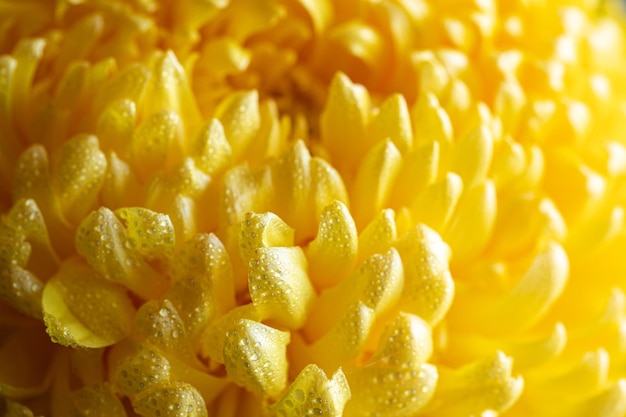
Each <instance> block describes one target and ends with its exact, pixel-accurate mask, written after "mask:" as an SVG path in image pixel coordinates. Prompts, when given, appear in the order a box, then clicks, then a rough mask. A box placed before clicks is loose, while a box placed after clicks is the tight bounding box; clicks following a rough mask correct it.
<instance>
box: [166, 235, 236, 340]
mask: <svg viewBox="0 0 626 417" xmlns="http://www.w3.org/2000/svg"><path fill="white" fill-rule="evenodd" d="M171 274H172V277H173V278H174V283H173V284H172V286H171V287H170V289H169V290H168V291H167V293H166V294H165V297H166V298H167V299H169V300H170V301H171V302H172V304H173V305H174V306H175V307H176V309H177V310H178V312H179V314H180V316H181V319H182V320H183V322H184V323H185V328H186V330H187V333H188V334H189V336H190V337H191V338H192V339H194V340H195V339H196V338H198V337H199V336H200V333H201V332H203V331H204V329H205V328H206V326H208V325H209V323H211V321H212V320H213V319H215V318H216V317H218V316H220V315H222V314H224V313H226V312H227V311H228V310H230V309H231V308H233V307H234V306H235V297H234V295H235V289H234V284H233V272H232V266H231V263H230V258H229V256H228V253H227V252H226V248H224V245H222V243H221V242H220V240H219V239H218V238H217V237H216V236H215V235H214V234H208V235H207V234H197V235H195V236H194V237H192V238H191V239H189V240H188V241H187V242H185V244H184V246H183V247H182V248H181V250H180V251H179V252H178V253H177V254H176V263H175V264H174V265H173V266H172V270H171Z"/></svg>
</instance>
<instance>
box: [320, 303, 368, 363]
mask: <svg viewBox="0 0 626 417" xmlns="http://www.w3.org/2000/svg"><path fill="white" fill-rule="evenodd" d="M375 314H376V313H375V311H374V310H373V309H372V308H370V307H368V306H367V305H365V304H364V303H363V302H361V301H358V302H356V303H352V304H351V305H350V306H349V307H348V309H347V311H346V313H345V314H344V315H343V317H341V318H340V319H339V321H338V322H337V323H336V325H335V326H334V327H333V328H332V329H330V331H329V332H328V333H326V334H325V335H324V336H323V337H322V338H320V339H319V340H317V341H316V342H315V343H313V344H312V345H311V347H310V348H309V353H310V355H311V356H312V357H314V358H315V361H316V363H317V365H319V366H320V367H321V368H322V369H324V370H325V371H326V372H332V371H334V370H336V369H337V368H339V367H341V366H343V365H346V364H347V363H348V362H349V361H351V360H353V359H355V358H356V357H357V356H358V355H359V354H360V353H362V352H363V348H364V346H365V342H366V341H367V337H368V336H369V335H370V331H371V329H372V325H373V324H374V320H375V318H376V315H375Z"/></svg>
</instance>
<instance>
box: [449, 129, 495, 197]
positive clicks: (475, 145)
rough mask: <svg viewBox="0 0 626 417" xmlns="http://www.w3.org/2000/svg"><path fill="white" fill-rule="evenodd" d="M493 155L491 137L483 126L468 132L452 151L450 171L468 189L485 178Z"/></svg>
mask: <svg viewBox="0 0 626 417" xmlns="http://www.w3.org/2000/svg"><path fill="white" fill-rule="evenodd" d="M492 154H493V135H492V133H491V132H490V131H489V130H488V129H487V128H486V127H484V126H481V127H480V128H478V129H476V130H474V131H472V132H470V133H469V134H468V135H467V136H466V137H465V138H463V139H462V140H461V141H460V142H459V143H458V144H457V146H456V148H455V149H454V160H453V162H452V168H451V169H452V171H454V172H456V173H457V174H459V176H460V177H461V179H462V180H463V184H464V186H465V187H466V188H467V189H470V188H472V187H474V186H476V185H478V184H481V183H482V182H483V181H484V180H485V179H486V177H487V173H488V172H489V168H490V166H491V158H492Z"/></svg>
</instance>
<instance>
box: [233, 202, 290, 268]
mask: <svg viewBox="0 0 626 417" xmlns="http://www.w3.org/2000/svg"><path fill="white" fill-rule="evenodd" d="M293 236H294V230H293V229H292V228H291V227H289V225H287V223H285V222H284V221H283V220H282V219H281V218H280V217H278V216H277V215H275V214H274V213H262V214H257V213H253V212H250V213H246V218H245V220H244V221H242V222H241V234H240V235H239V253H240V255H241V257H242V259H243V260H244V262H246V263H247V262H249V261H250V260H251V259H252V258H253V257H255V256H256V251H257V249H259V248H268V247H274V246H293V244H294V242H293Z"/></svg>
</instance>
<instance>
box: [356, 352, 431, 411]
mask: <svg viewBox="0 0 626 417" xmlns="http://www.w3.org/2000/svg"><path fill="white" fill-rule="evenodd" d="M437 378H438V375H437V368H436V367H435V366H433V365H430V364H412V365H411V366H407V367H405V368H403V367H383V366H376V363H374V364H373V365H372V366H371V367H364V368H362V369H359V370H358V371H356V372H355V374H354V375H349V376H348V381H349V383H350V390H351V391H352V399H351V400H350V401H348V403H347V404H346V411H345V413H344V416H346V417H350V416H363V415H376V413H380V414H381V415H382V414H383V413H384V415H386V416H390V417H408V416H413V415H415V413H417V412H419V411H420V410H421V409H423V408H424V406H425V405H426V404H427V403H428V402H429V401H430V400H431V398H432V396H433V394H434V392H435V389H436V384H437Z"/></svg>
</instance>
